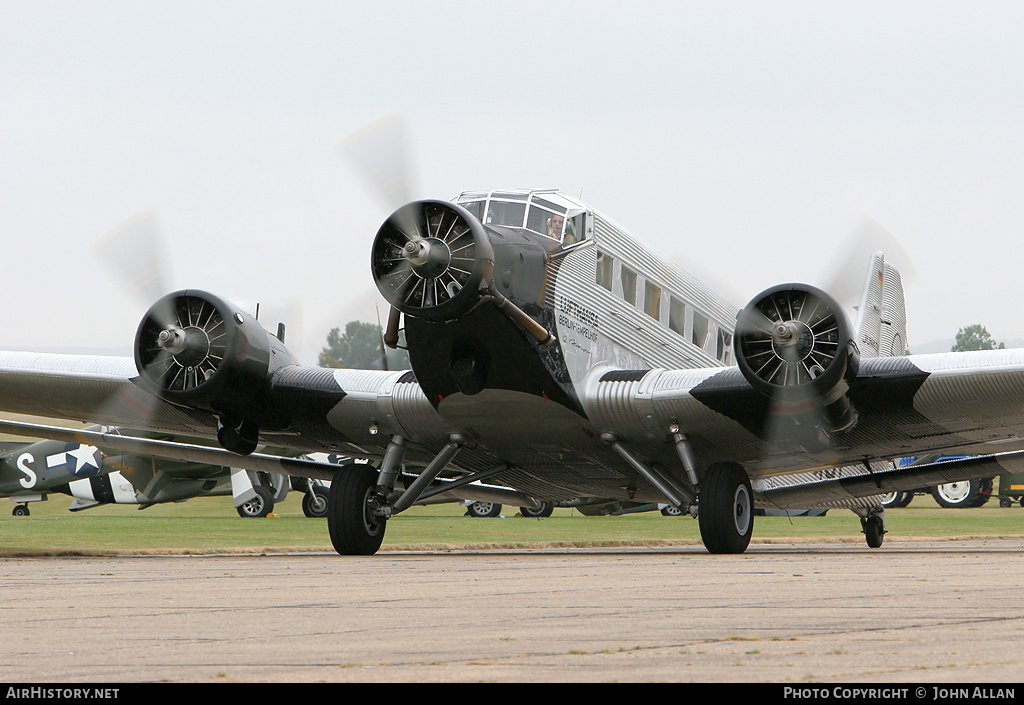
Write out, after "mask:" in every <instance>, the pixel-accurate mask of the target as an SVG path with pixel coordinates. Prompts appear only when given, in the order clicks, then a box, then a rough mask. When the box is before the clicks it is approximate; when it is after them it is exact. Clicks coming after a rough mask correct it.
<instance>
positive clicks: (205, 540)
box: [0, 493, 1024, 556]
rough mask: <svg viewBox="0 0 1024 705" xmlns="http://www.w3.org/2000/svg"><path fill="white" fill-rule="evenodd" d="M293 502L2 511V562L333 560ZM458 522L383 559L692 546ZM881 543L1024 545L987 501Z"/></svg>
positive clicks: (773, 532) (839, 527)
mask: <svg viewBox="0 0 1024 705" xmlns="http://www.w3.org/2000/svg"><path fill="white" fill-rule="evenodd" d="M300 500H301V495H299V494H297V493H292V494H290V495H289V496H288V497H287V498H286V499H285V501H284V502H281V503H279V504H278V506H277V508H276V512H275V514H276V515H277V516H271V517H268V518H266V519H242V518H241V517H239V516H238V514H237V513H236V512H235V510H234V508H233V507H232V504H231V499H230V498H229V497H206V498H201V499H193V500H190V501H188V502H185V503H181V504H170V505H159V506H155V507H151V508H150V509H146V510H141V511H140V510H138V509H136V508H135V507H132V506H104V507H98V508H96V509H91V510H87V511H84V512H79V513H74V514H73V513H71V512H68V511H67V506H68V504H69V500H68V499H67V498H63V497H59V498H51V499H50V501H47V502H37V503H33V504H32V505H30V508H31V513H32V514H31V516H29V517H14V516H11V513H10V509H9V508H8V509H0V556H19V555H75V554H81V555H95V554H132V553H138V554H156V553H185V554H188V553H195V554H201V553H237V552H242V553H253V552H256V553H259V552H293V551H331V550H332V548H331V545H330V539H329V538H328V536H327V522H326V520H324V519H307V518H306V517H304V516H303V515H302V509H301V502H300ZM8 506H9V507H10V508H13V504H9V505H8ZM505 509H506V512H505V516H504V518H495V519H474V518H470V517H466V516H463V514H464V511H465V510H464V508H463V507H461V506H459V505H457V504H444V505H434V506H430V507H414V508H413V509H410V510H409V511H407V512H405V513H403V514H400V515H398V516H396V517H394V518H393V519H391V521H390V522H389V523H388V529H387V534H386V537H385V540H384V546H383V548H382V550H389V549H390V550H399V549H459V548H515V547H520V548H525V547H572V546H642V545H651V546H658V545H680V544H699V543H700V534H699V532H698V528H697V522H696V521H695V520H694V519H692V518H690V517H681V518H680V517H664V516H662V515H661V514H660V513H658V512H646V513H642V514H628V515H624V516H617V517H587V516H583V515H582V514H580V513H579V512H577V511H575V510H571V509H556V510H555V513H554V514H553V515H552V516H551V517H550V518H547V519H528V518H523V517H521V516H520V517H517V516H515V513H516V509H515V508H514V507H506V508H505ZM886 520H887V523H888V527H889V534H888V536H887V540H889V541H900V540H915V539H937V538H947V537H949V538H955V537H992V538H995V537H1003V538H1005V537H1024V509H1022V508H1021V507H1020V506H1019V505H1016V504H1015V505H1014V506H1013V507H1011V508H1008V509H1002V508H1000V507H999V506H998V504H997V503H996V502H995V501H990V502H989V504H988V505H986V506H985V507H982V508H979V509H941V508H939V507H938V506H937V505H936V504H935V503H934V501H933V500H932V499H931V498H930V497H918V498H916V499H915V500H914V503H913V504H911V506H909V507H907V508H905V509H893V510H889V511H887V512H886ZM766 541H767V542H789V541H794V542H806V541H843V542H854V543H863V541H864V538H863V536H862V535H861V533H860V522H859V519H858V518H857V517H856V516H854V514H853V513H852V512H850V511H848V510H839V509H834V510H830V511H829V512H828V514H827V515H826V516H823V517H793V518H787V517H774V516H773V517H757V519H756V520H755V524H754V542H755V543H757V542H766Z"/></svg>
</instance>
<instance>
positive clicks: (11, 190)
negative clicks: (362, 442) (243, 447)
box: [0, 0, 1024, 364]
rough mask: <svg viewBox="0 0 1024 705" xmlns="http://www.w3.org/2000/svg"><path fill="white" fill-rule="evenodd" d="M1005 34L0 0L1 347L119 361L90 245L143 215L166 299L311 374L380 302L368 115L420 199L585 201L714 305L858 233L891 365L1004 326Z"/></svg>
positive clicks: (663, 17)
mask: <svg viewBox="0 0 1024 705" xmlns="http://www.w3.org/2000/svg"><path fill="white" fill-rule="evenodd" d="M1021 37H1024V4H1022V3H1020V2H1007V3H1003V2H981V3H966V2H956V3H946V2H937V1H934V0H933V1H930V2H909V1H908V2H891V1H889V2H868V1H865V0H858V1H857V2H837V1H830V2H827V3H826V2H783V1H775V2H726V1H723V0H715V1H714V2H685V1H680V0H672V2H645V1H643V0H641V1H638V2H630V3H626V2H601V1H598V0H586V1H583V2H557V1H551V0H546V1H545V2H531V1H528V0H519V1H517V2H515V3H509V2H487V1H485V0H475V1H474V2H457V1H450V2H424V1H419V2H397V1H392V2H387V1H378V2H374V3H367V2H343V1H341V0H333V1H326V2H317V1H311V0H304V1H299V2H296V1H291V2H259V1H254V0H245V1H244V2H241V1H240V2H217V1H210V0H204V1H203V2H187V1H183V0H173V2H160V1H155V0H147V1H145V2H143V1H142V0H138V1H136V2H112V1H104V0H90V1H89V2H55V1H45V0H32V2H23V1H22V0H0V242H2V243H3V250H2V257H3V267H2V270H0V271H2V272H3V276H2V279H0V294H2V296H3V297H4V299H5V302H6V303H5V305H4V306H3V309H2V310H3V317H2V323H0V348H29V349H56V348H61V349H78V350H97V349H114V350H120V351H121V352H123V353H124V354H130V349H131V340H132V337H133V336H134V333H135V328H136V326H137V324H138V320H139V318H140V317H141V315H142V314H143V312H144V310H145V308H146V307H147V305H148V302H143V301H140V300H138V299H137V298H134V297H129V296H127V295H126V289H125V288H124V287H122V285H121V284H120V283H119V282H118V281H117V280H116V279H115V278H113V276H112V275H111V274H110V273H109V272H108V271H107V270H106V269H104V268H103V267H102V263H101V262H100V258H99V257H98V255H97V254H96V252H95V251H94V246H95V244H96V243H97V242H98V241H100V240H101V239H102V238H103V237H104V236H105V235H106V234H107V233H108V232H110V231H111V230H113V229H114V228H116V227H117V226H118V225H119V224H120V223H122V222H124V221H126V220H128V219H130V218H133V217H134V216H136V215H137V214H139V213H143V212H151V213H154V214H155V216H156V218H157V220H158V222H159V224H160V226H161V228H162V231H163V234H164V236H165V237H166V242H167V251H166V262H167V265H168V270H169V271H170V272H171V276H170V278H169V279H170V281H169V283H168V285H169V286H171V287H174V288H180V287H186V286H188V287H199V288H205V289H209V290H210V291H213V292H215V293H218V294H220V295H222V296H224V297H226V298H228V299H230V300H233V301H235V302H236V303H238V304H240V305H242V306H244V307H246V308H247V310H252V309H253V308H254V306H255V304H256V302H260V303H261V306H262V307H263V308H262V310H261V319H262V320H263V321H264V324H265V325H266V326H267V327H268V328H270V329H272V330H273V329H274V328H275V327H276V320H273V321H271V320H268V318H272V317H274V318H279V317H284V316H285V315H287V317H288V319H289V329H290V331H295V330H297V329H299V324H298V321H299V320H300V317H299V315H298V313H297V312H298V311H299V310H300V306H301V321H302V325H301V331H300V332H297V333H295V336H298V337H300V338H302V339H303V341H305V342H306V346H305V349H304V350H303V352H302V356H303V358H304V361H305V362H308V363H310V364H312V363H314V362H315V353H316V350H317V349H318V346H319V345H321V344H322V343H323V341H324V339H325V337H326V333H327V330H328V329H329V328H330V327H332V326H339V325H343V324H344V323H345V322H346V321H347V320H350V319H351V318H355V317H359V318H361V319H363V320H372V319H373V317H374V316H375V315H376V314H375V312H374V307H373V304H372V302H373V301H374V300H375V296H374V295H375V293H376V290H375V289H374V288H373V285H372V282H371V280H370V277H369V246H370V242H371V240H372V237H373V235H374V233H375V232H376V229H377V227H378V226H379V224H380V222H381V221H382V220H383V219H384V217H385V216H386V215H387V211H386V208H385V207H384V205H383V204H381V203H380V202H379V201H376V200H374V197H373V193H372V192H371V191H370V190H368V188H367V187H366V186H365V185H364V184H363V182H361V181H360V179H359V178H358V177H357V175H356V174H355V173H354V172H353V170H352V169H351V167H350V165H349V164H348V163H346V162H345V161H344V160H343V159H342V158H341V156H340V155H339V151H338V145H339V143H341V142H342V141H343V140H344V139H346V137H348V136H349V135H350V134H351V133H353V132H354V131H357V130H359V129H360V128H361V127H363V126H364V125H366V124H368V123H371V122H373V121H375V120H378V119H380V118H382V117H385V116H389V115H395V114H402V115H404V116H405V117H406V119H407V122H408V125H409V129H410V132H411V136H412V138H413V144H414V146H415V151H414V153H415V167H416V173H417V174H418V180H417V182H416V183H417V186H416V188H415V191H414V195H416V196H422V197H434V198H451V197H453V196H455V195H456V194H458V193H459V192H460V191H463V190H477V189H491V188H503V187H554V188H560V189H562V190H564V191H566V192H568V193H570V194H573V195H576V196H579V195H580V194H581V193H582V197H583V200H584V201H586V202H587V203H588V204H590V205H591V206H592V207H593V208H595V209H596V210H599V211H601V212H603V213H604V214H606V215H608V216H609V217H611V218H612V219H613V220H615V221H617V222H618V223H620V224H621V225H623V226H625V227H626V228H627V229H628V230H630V231H631V232H632V233H633V234H635V235H636V236H637V237H639V238H641V239H643V240H645V241H647V242H648V243H649V244H651V245H652V246H653V247H654V248H656V249H657V250H660V251H661V252H662V253H664V254H666V255H667V256H670V257H672V258H673V259H674V260H676V261H678V262H680V263H682V264H683V266H689V268H691V269H694V270H697V271H698V272H701V273H703V272H708V273H710V274H711V275H713V276H714V277H717V278H718V279H719V280H721V281H722V282H726V283H727V288H728V289H729V291H728V294H729V296H730V298H732V299H734V303H736V304H737V305H742V304H744V303H745V302H746V300H747V299H749V298H750V297H751V296H753V295H754V294H756V293H757V292H758V291H760V290H762V289H764V288H766V287H768V286H771V285H773V284H777V283H780V282H783V281H792V280H797V281H811V282H815V283H827V282H823V281H822V272H823V271H825V270H826V269H828V268H829V267H830V265H831V259H830V258H831V256H832V253H833V252H834V250H835V249H836V248H837V247H839V246H840V244H841V243H844V242H845V241H846V240H847V238H849V237H850V236H851V235H852V234H854V233H855V232H857V231H858V230H859V229H860V228H861V227H862V225H863V223H864V222H865V221H866V219H870V220H872V221H874V222H876V223H878V224H879V225H880V226H881V227H882V228H884V229H885V230H887V231H888V232H889V233H891V234H892V236H893V237H894V238H895V239H896V240H898V241H899V243H900V244H901V245H902V248H903V250H904V251H905V253H906V257H908V258H909V259H910V261H911V264H912V266H913V268H914V270H916V277H914V278H913V280H911V281H908V282H906V293H907V299H908V313H909V340H910V347H911V349H912V350H915V348H917V349H920V347H921V346H922V345H924V344H926V343H930V342H932V341H935V340H939V339H951V338H952V337H953V336H954V334H955V333H956V331H957V329H958V328H960V327H962V326H966V325H969V324H971V323H982V324H983V325H985V326H987V328H988V330H989V331H990V332H991V333H992V335H993V336H994V337H996V338H997V339H999V340H1013V339H1020V338H1024V313H1022V308H1024V306H1022V302H1024V281H1022V278H1021V276H1020V273H1021V270H1022V261H1021V259H1022V258H1021V254H1022V251H1024V247H1022V245H1021V244H1020V241H1021V235H1022V233H1024V198H1022V194H1024V41H1021ZM865 264H866V262H865ZM279 311H283V312H287V313H286V314H285V313H280V314H279V313H278V312H279ZM381 315H382V316H383V315H386V312H385V311H384V310H383V309H382V311H381ZM290 335H291V333H290Z"/></svg>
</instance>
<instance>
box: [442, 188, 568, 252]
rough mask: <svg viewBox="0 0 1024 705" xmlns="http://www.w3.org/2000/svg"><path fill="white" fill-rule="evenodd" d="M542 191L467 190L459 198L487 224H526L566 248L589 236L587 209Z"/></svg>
mask: <svg viewBox="0 0 1024 705" xmlns="http://www.w3.org/2000/svg"><path fill="white" fill-rule="evenodd" d="M541 193H542V194H543V195H541ZM541 193H537V192H524V193H516V192H504V191H502V192H493V193H490V194H488V193H485V192H480V191H464V192H463V193H462V194H461V195H460V196H459V197H458V199H457V200H456V202H457V203H459V205H461V206H463V207H464V208H465V209H466V210H468V211H469V212H470V213H472V214H473V215H474V216H476V217H477V219H479V220H480V222H482V223H484V224H486V225H504V226H506V227H511V228H526V229H528V230H532V231H533V232H535V233H538V234H539V235H544V236H546V237H549V238H551V239H552V240H555V241H557V242H560V243H561V244H562V247H563V248H565V247H570V246H572V245H575V244H576V243H578V242H581V241H583V240H584V239H586V237H587V220H586V218H587V216H586V211H585V210H583V209H579V208H577V207H575V206H573V205H568V204H566V203H564V202H561V201H562V200H563V196H562V194H558V193H556V192H554V191H550V192H541Z"/></svg>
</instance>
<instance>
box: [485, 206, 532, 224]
mask: <svg viewBox="0 0 1024 705" xmlns="http://www.w3.org/2000/svg"><path fill="white" fill-rule="evenodd" d="M525 216H526V204H525V203H508V202H506V201H491V205H490V206H489V207H488V208H487V224H488V225H508V226H510V227H513V228H521V227H523V221H524V220H525Z"/></svg>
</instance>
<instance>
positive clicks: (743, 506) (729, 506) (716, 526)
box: [697, 463, 754, 553]
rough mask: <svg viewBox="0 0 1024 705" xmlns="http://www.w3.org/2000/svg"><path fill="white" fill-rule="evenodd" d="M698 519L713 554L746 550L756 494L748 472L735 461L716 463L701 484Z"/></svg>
mask: <svg viewBox="0 0 1024 705" xmlns="http://www.w3.org/2000/svg"><path fill="white" fill-rule="evenodd" d="M697 518H698V521H699V524H700V537H701V540H703V541H704V546H705V547H706V548H707V549H708V551H709V552H710V553H743V552H744V551H745V550H747V546H748V545H750V536H751V534H752V533H753V529H754V493H753V491H752V490H751V489H750V479H749V478H748V477H747V472H746V471H745V470H744V469H743V468H742V467H740V466H739V465H736V464H734V463H716V464H715V465H712V466H711V467H709V468H708V469H707V472H705V473H704V477H703V478H702V479H701V483H700V497H699V503H698V513H697Z"/></svg>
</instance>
